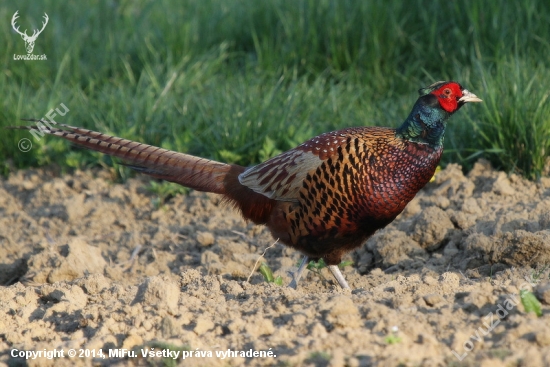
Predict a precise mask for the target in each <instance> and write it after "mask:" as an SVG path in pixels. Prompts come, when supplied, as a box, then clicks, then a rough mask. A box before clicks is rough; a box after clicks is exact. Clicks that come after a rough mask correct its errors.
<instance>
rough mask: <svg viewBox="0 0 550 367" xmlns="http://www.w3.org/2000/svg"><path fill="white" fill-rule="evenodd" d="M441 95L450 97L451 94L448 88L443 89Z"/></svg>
mask: <svg viewBox="0 0 550 367" xmlns="http://www.w3.org/2000/svg"><path fill="white" fill-rule="evenodd" d="M443 93H445V95H446V96H448V95H450V94H451V90H450V89H449V88H445V90H444V91H443Z"/></svg>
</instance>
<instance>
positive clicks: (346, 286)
mask: <svg viewBox="0 0 550 367" xmlns="http://www.w3.org/2000/svg"><path fill="white" fill-rule="evenodd" d="M328 270H330V272H331V273H332V275H334V278H336V280H337V281H338V284H340V287H342V289H350V287H349V284H348V282H346V279H345V278H344V275H343V274H342V272H341V271H340V268H339V267H338V265H329V266H328Z"/></svg>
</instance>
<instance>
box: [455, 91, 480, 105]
mask: <svg viewBox="0 0 550 367" xmlns="http://www.w3.org/2000/svg"><path fill="white" fill-rule="evenodd" d="M458 101H459V102H463V103H466V102H483V100H482V99H481V98H478V96H476V95H475V94H473V93H472V92H470V91H469V90H467V89H464V90H463V91H462V97H460V99H459V100H458Z"/></svg>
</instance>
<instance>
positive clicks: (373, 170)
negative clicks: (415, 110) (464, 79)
mask: <svg viewBox="0 0 550 367" xmlns="http://www.w3.org/2000/svg"><path fill="white" fill-rule="evenodd" d="M441 153H442V149H441V148H432V147H430V146H429V145H426V144H415V143H411V142H408V141H406V140H403V139H399V138H396V137H395V130H393V129H389V128H379V127H360V128H348V129H344V130H340V131H336V132H331V133H326V134H323V135H320V136H318V137H316V138H314V139H312V140H310V141H308V142H306V143H304V144H302V145H300V146H299V147H297V148H296V149H293V150H291V151H289V152H287V153H284V154H283V155H282V157H281V156H280V157H276V158H274V159H272V160H269V161H267V162H265V163H263V164H261V165H259V166H255V167H252V168H251V169H249V170H247V171H245V173H244V174H241V176H240V177H241V182H242V183H243V184H247V181H248V180H250V179H251V178H252V177H253V178H254V180H253V181H252V182H255V183H265V182H266V181H267V185H263V184H259V185H251V186H252V187H251V188H252V189H253V190H256V191H258V192H260V193H266V194H268V195H270V196H271V197H274V196H275V195H276V193H280V194H281V195H282V198H279V197H277V196H275V197H274V198H275V199H277V200H285V201H289V202H288V203H285V204H281V205H278V206H277V207H276V211H275V212H274V214H273V215H272V220H271V222H270V223H269V227H270V228H271V230H272V232H273V235H274V236H275V237H276V238H280V239H281V241H283V243H286V244H288V245H290V246H293V247H296V248H297V249H299V250H301V251H302V252H304V253H306V254H307V255H308V256H310V257H311V258H321V257H322V258H324V259H325V261H326V262H327V263H328V264H338V263H339V262H340V260H341V256H342V255H343V254H344V253H346V252H348V251H350V250H351V249H353V248H355V247H357V246H360V245H361V243H362V242H363V241H364V240H365V239H366V238H368V237H369V236H370V235H372V234H373V233H374V232H375V231H376V230H377V229H379V228H381V227H384V226H385V225H387V224H388V223H390V222H391V221H392V220H393V219H394V218H395V217H396V216H397V215H398V214H399V213H400V212H401V211H402V210H403V209H404V207H405V205H406V204H407V203H408V202H409V201H410V200H412V198H413V197H414V196H415V195H416V193H417V192H418V190H420V189H421V188H422V187H423V186H424V185H425V184H426V183H427V182H428V181H429V180H430V178H431V177H432V176H433V173H434V172H435V169H436V167H437V164H438V162H439V159H440V157H441ZM304 157H307V158H304ZM296 161H299V162H302V161H307V162H308V165H307V167H308V169H307V170H305V169H303V168H304V166H303V165H297V164H295V162H296ZM312 162H315V163H316V164H315V165H314V164H313V163H312ZM243 176H244V177H245V178H246V179H242V177H243ZM276 176H278V177H280V179H279V180H276V181H269V180H267V179H268V178H273V177H276ZM288 177H291V178H293V179H294V180H299V182H300V183H301V184H300V187H299V189H296V188H295V187H294V186H292V185H291V184H288V183H286V182H287V181H288V180H287V178H288ZM243 181H244V182H243ZM290 181H291V182H292V180H290ZM275 183H277V185H275Z"/></svg>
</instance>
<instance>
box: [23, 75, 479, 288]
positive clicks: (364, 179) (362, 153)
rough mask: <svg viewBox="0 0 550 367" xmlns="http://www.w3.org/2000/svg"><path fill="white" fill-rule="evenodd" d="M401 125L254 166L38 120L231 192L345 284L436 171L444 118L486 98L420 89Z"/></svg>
mask: <svg viewBox="0 0 550 367" xmlns="http://www.w3.org/2000/svg"><path fill="white" fill-rule="evenodd" d="M419 94H420V97H419V98H418V100H417V101H416V103H415V105H414V107H413V109H412V112H411V113H410V115H409V116H408V117H407V119H406V120H405V122H403V124H402V125H401V126H400V127H399V128H397V129H391V128H385V127H355V128H347V129H343V130H339V131H334V132H329V133H325V134H322V135H319V136H317V137H315V138H313V139H311V140H308V141H306V142H305V143H303V144H301V145H300V146H298V147H296V148H294V149H291V150H289V151H287V152H285V153H282V154H280V155H278V156H276V157H274V158H271V159H269V160H267V161H266V162H264V163H261V164H259V165H257V166H253V167H250V168H245V167H242V166H238V165H234V164H225V163H220V162H216V161H212V160H208V159H204V158H199V157H195V156H192V155H188V154H183V153H178V152H174V151H170V150H166V149H161V148H158V147H154V146H151V145H145V144H141V143H138V142H134V141H130V140H126V139H122V138H117V137H114V136H109V135H105V134H102V133H99V132H95V131H91V130H87V129H82V128H79V127H73V126H68V125H62V124H56V127H54V126H52V124H50V123H48V122H46V121H41V123H39V124H38V125H39V126H22V127H19V128H23V129H29V130H36V129H38V130H41V131H42V132H44V133H48V134H51V135H55V136H59V137H61V138H64V139H67V140H69V141H71V142H73V143H75V144H78V145H82V146H84V147H87V148H89V149H92V150H97V151H100V152H102V153H105V154H109V155H112V156H115V157H118V158H120V159H122V160H123V161H124V162H126V163H127V164H129V165H130V166H131V167H132V168H134V169H136V170H137V171H140V172H143V173H146V174H148V175H151V176H153V177H156V178H161V179H164V180H167V181H172V182H176V183H178V184H181V185H183V186H187V187H190V188H193V189H195V190H199V191H208V192H213V193H217V194H221V195H223V196H224V198H225V200H226V201H228V202H230V203H231V204H233V205H234V206H235V207H236V208H238V209H239V210H240V211H241V213H242V215H243V217H244V218H246V219H248V220H251V221H253V222H254V223H256V224H264V225H266V226H267V227H268V228H269V230H270V231H271V233H272V234H273V237H274V238H277V239H279V240H280V241H281V242H282V243H284V244H285V245H288V246H291V247H293V248H295V249H297V250H299V251H300V252H302V253H303V254H304V255H305V258H304V260H303V261H302V263H301V265H300V268H299V269H298V271H297V272H296V273H295V274H294V279H293V281H292V282H291V286H292V287H294V288H295V287H296V286H297V283H298V280H299V279H300V276H301V274H302V272H303V270H304V267H305V265H306V264H307V263H308V260H309V259H320V258H323V259H324V261H325V262H326V264H327V265H328V268H329V270H330V271H331V272H332V274H333V275H334V277H335V278H336V280H337V281H338V283H339V284H340V286H341V287H342V288H349V285H348V284H347V282H346V280H345V279H344V277H343V275H342V273H341V272H340V270H339V268H338V266H337V265H338V264H339V263H340V261H341V259H342V256H343V255H344V254H346V253H347V252H349V251H351V250H353V249H355V248H357V247H359V246H361V244H363V243H364V242H365V240H366V239H367V238H368V237H370V236H371V235H372V234H373V233H374V232H375V231H376V230H378V229H380V228H383V227H385V226H386V225H388V224H389V223H390V222H392V221H393V220H394V219H395V217H396V216H397V215H398V214H399V213H401V211H403V209H404V208H405V206H406V205H407V203H408V202H409V201H411V200H412V199H413V198H414V196H415V195H416V193H417V192H418V191H419V190H420V189H421V188H422V187H424V185H426V183H427V182H428V181H429V180H430V178H431V177H432V176H433V174H434V172H435V169H436V167H437V165H438V163H439V160H440V158H441V154H442V152H443V137H444V133H445V126H446V120H447V119H448V118H449V117H450V116H451V115H452V114H453V113H454V112H456V111H458V110H459V109H460V107H462V106H463V105H464V104H465V103H467V102H481V99H479V98H478V97H477V96H476V95H474V94H473V93H471V92H469V91H467V90H466V89H464V88H462V86H461V85H460V84H458V83H456V82H453V81H450V82H437V83H435V84H432V85H431V86H429V87H426V88H423V89H420V91H419Z"/></svg>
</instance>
